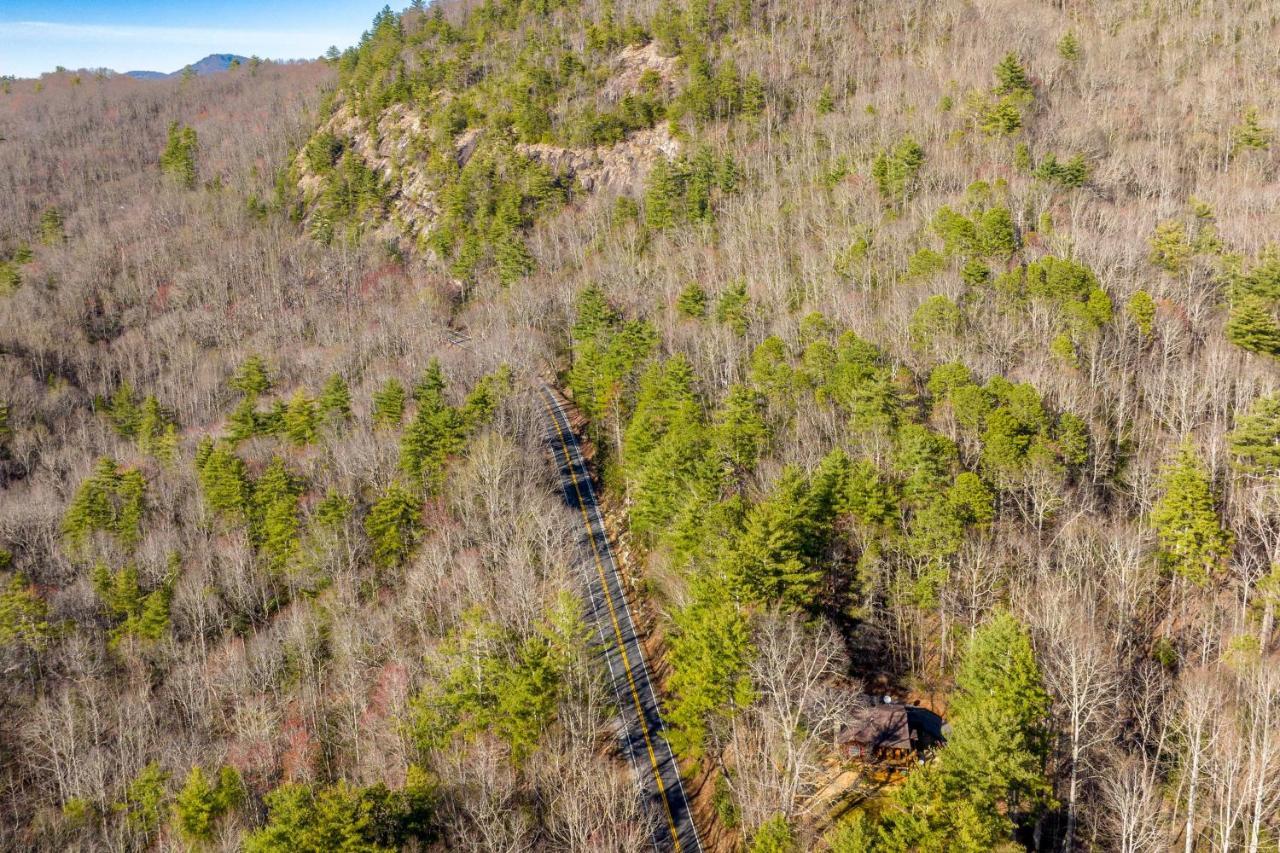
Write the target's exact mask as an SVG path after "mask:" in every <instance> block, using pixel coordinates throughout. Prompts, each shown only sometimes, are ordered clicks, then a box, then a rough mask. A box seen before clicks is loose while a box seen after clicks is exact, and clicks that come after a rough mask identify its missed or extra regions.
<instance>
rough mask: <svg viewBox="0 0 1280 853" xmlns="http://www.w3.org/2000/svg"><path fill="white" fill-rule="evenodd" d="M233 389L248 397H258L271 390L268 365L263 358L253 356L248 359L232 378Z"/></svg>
mask: <svg viewBox="0 0 1280 853" xmlns="http://www.w3.org/2000/svg"><path fill="white" fill-rule="evenodd" d="M231 387H232V388H234V389H235V390H237V391H239V392H240V393H241V394H244V395H245V396H246V397H257V396H260V395H262V394H265V393H267V392H268V391H269V390H271V380H270V378H269V377H268V376H267V365H266V362H264V361H263V360H262V356H259V355H251V356H249V357H248V358H246V359H245V360H244V362H243V363H241V365H240V367H239V369H237V370H236V372H235V375H234V376H232V377H231Z"/></svg>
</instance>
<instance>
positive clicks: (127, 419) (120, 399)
mask: <svg viewBox="0 0 1280 853" xmlns="http://www.w3.org/2000/svg"><path fill="white" fill-rule="evenodd" d="M140 414H141V413H140V412H139V411H138V404H137V403H135V402H134V399H133V388H131V387H130V386H129V383H128V382H122V383H120V387H118V388H117V389H116V392H115V393H114V394H112V395H111V401H110V403H109V404H108V408H107V415H108V417H109V418H110V419H111V424H112V426H114V427H115V429H116V433H117V434H118V435H119V436H120V437H121V438H133V437H134V436H135V435H137V432H138V420H139V417H140Z"/></svg>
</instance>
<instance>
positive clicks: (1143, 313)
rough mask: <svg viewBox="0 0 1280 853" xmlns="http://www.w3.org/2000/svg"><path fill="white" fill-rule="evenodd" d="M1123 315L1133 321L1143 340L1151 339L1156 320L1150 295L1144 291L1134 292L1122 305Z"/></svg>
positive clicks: (1154, 305)
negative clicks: (1126, 315)
mask: <svg viewBox="0 0 1280 853" xmlns="http://www.w3.org/2000/svg"><path fill="white" fill-rule="evenodd" d="M1124 310H1125V313H1126V314H1128V315H1129V318H1130V319H1131V320H1133V322H1134V325H1136V326H1137V327H1138V331H1139V332H1140V333H1142V336H1143V337H1144V338H1149V337H1151V330H1152V328H1153V323H1154V322H1155V318H1156V303H1155V300H1154V299H1152V298H1151V294H1150V293H1147V292H1146V291H1145V290H1137V291H1134V294H1133V295H1132V296H1130V297H1129V301H1128V302H1126V303H1125V304H1124Z"/></svg>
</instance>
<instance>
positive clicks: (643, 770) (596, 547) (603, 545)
mask: <svg viewBox="0 0 1280 853" xmlns="http://www.w3.org/2000/svg"><path fill="white" fill-rule="evenodd" d="M540 395H541V397H542V402H543V405H544V407H545V408H546V411H547V416H548V419H549V421H550V423H549V425H548V427H547V439H548V443H549V444H550V445H551V448H552V451H553V453H554V458H555V461H556V466H557V468H558V469H559V471H560V482H561V487H562V488H563V490H564V499H565V503H567V504H568V505H569V506H570V507H571V508H572V509H575V510H577V511H578V512H579V513H580V514H581V516H582V524H583V537H582V540H583V541H582V550H583V556H584V566H583V574H584V576H585V577H584V580H585V582H586V586H587V609H588V613H589V616H590V618H591V621H592V622H593V623H594V625H595V627H596V630H597V633H598V636H599V638H600V646H601V652H602V654H603V655H604V657H605V661H606V663H607V664H608V667H609V680H610V682H611V684H612V687H613V690H614V694H615V696H616V697H617V700H618V708H619V709H620V711H621V713H622V721H623V730H622V736H621V740H622V744H621V747H622V751H623V752H624V753H625V754H626V756H627V758H628V760H629V761H630V762H631V765H632V767H634V768H635V770H636V776H637V778H638V779H639V780H640V783H641V786H642V788H643V790H644V792H645V795H646V800H647V804H648V806H649V810H650V811H651V812H652V813H653V814H654V817H655V820H654V826H653V843H654V847H655V848H657V849H658V850H674V851H677V853H701V850H702V843H701V841H700V840H699V839H698V830H697V827H696V826H695V825H694V822H693V811H692V809H691V808H690V807H689V801H688V798H687V797H686V796H685V792H684V784H683V783H682V782H681V780H680V767H679V765H678V764H677V763H676V759H675V755H674V754H673V753H672V751H671V746H670V745H669V744H668V743H667V738H666V725H665V724H664V723H663V721H662V708H661V705H660V704H659V702H658V695H657V692H656V691H655V690H654V688H653V682H652V680H651V679H650V677H649V667H648V665H647V664H646V662H645V658H644V648H643V647H642V646H641V644H640V639H639V637H638V636H637V634H636V627H635V621H634V620H633V619H632V618H631V609H630V607H629V606H628V605H627V599H626V596H625V595H624V594H623V589H622V579H621V577H620V575H619V574H618V567H617V564H616V563H615V562H614V559H613V549H612V547H611V546H610V544H609V535H608V532H607V531H606V529H605V526H604V517H603V516H602V515H601V514H600V508H599V506H598V504H597V502H596V493H595V487H594V486H593V485H592V482H591V475H590V474H589V473H588V472H587V466H586V462H585V460H584V459H583V456H582V449H581V447H580V446H579V444H578V438H577V436H576V435H575V434H574V432H573V428H572V427H571V426H570V424H569V418H568V417H567V416H566V415H565V412H564V407H563V406H562V405H561V404H560V401H559V400H557V399H556V396H555V394H554V393H553V392H552V391H551V389H550V387H548V386H546V385H543V386H542V388H541V389H540Z"/></svg>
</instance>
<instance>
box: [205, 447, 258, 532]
mask: <svg viewBox="0 0 1280 853" xmlns="http://www.w3.org/2000/svg"><path fill="white" fill-rule="evenodd" d="M199 474H200V486H201V489H202V490H203V492H204V498H205V500H206V501H207V502H208V504H209V507H210V508H211V509H213V510H214V511H215V512H220V513H223V514H224V515H227V516H231V517H237V518H245V517H246V516H247V514H248V511H249V498H250V494H251V488H250V485H249V476H248V473H247V471H246V469H245V464H244V460H243V459H241V458H240V457H239V456H237V455H236V454H235V453H234V452H233V451H232V450H230V449H229V448H227V447H224V446H222V445H218V446H215V447H214V448H213V449H212V450H211V451H210V452H209V455H208V457H207V458H206V459H205V462H204V464H203V465H201V466H200V471H199Z"/></svg>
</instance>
